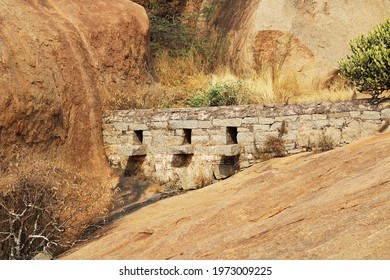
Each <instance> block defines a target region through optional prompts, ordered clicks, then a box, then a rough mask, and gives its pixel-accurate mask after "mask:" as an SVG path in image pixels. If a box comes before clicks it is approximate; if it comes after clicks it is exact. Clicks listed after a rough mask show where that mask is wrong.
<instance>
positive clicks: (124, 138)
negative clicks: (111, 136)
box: [119, 134, 140, 145]
mask: <svg viewBox="0 0 390 280" xmlns="http://www.w3.org/2000/svg"><path fill="white" fill-rule="evenodd" d="M119 139H120V142H121V143H122V144H128V145H136V144H140V143H136V141H135V139H134V136H133V135H131V134H130V135H128V134H125V135H121V136H120V137H119Z"/></svg>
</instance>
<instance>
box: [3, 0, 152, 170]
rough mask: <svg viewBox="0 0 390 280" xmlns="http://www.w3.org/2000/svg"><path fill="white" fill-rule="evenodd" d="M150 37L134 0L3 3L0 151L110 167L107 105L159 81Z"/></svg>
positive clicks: (80, 165) (14, 0)
mask: <svg viewBox="0 0 390 280" xmlns="http://www.w3.org/2000/svg"><path fill="white" fill-rule="evenodd" d="M148 37H149V22H148V18H147V15H146V12H145V10H144V8H142V7H141V6H139V5H137V4H134V3H133V2H131V1H128V0H117V1H115V4H114V3H113V2H112V1H109V0H101V1H95V0H55V1H54V0H53V1H52V0H39V1H38V0H0V112H1V113H0V147H1V151H0V156H1V155H3V156H4V155H5V154H6V153H7V150H8V148H9V147H10V146H11V145H15V144H16V145H18V146H27V147H29V148H31V150H32V151H37V152H39V151H44V152H46V153H50V154H51V155H52V156H53V157H56V158H60V159H62V160H64V161H65V162H66V163H69V164H71V165H72V166H74V167H78V168H84V169H88V170H89V171H90V172H99V173H100V172H102V171H108V168H107V167H106V160H105V155H104V151H103V141H102V134H101V122H102V110H103V105H104V103H105V101H106V100H107V98H108V97H109V96H110V94H112V93H115V92H117V91H127V92H129V94H131V93H132V90H133V89H134V86H135V85H136V84H140V83H141V84H142V83H147V82H150V81H151V79H152V76H151V73H152V70H151V62H150V53H149V43H148Z"/></svg>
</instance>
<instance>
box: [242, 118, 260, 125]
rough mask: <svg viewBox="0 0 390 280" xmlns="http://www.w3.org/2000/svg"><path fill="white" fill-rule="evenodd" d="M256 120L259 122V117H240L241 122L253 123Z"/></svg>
mask: <svg viewBox="0 0 390 280" xmlns="http://www.w3.org/2000/svg"><path fill="white" fill-rule="evenodd" d="M258 122H259V118H256V117H248V118H243V119H242V124H254V123H258Z"/></svg>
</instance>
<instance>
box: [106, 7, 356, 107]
mask: <svg viewBox="0 0 390 280" xmlns="http://www.w3.org/2000/svg"><path fill="white" fill-rule="evenodd" d="M135 2H137V3H139V4H141V5H143V6H144V7H145V8H146V10H147V12H148V14H149V17H150V24H151V45H152V54H153V59H154V61H153V64H154V69H155V72H156V74H157V77H158V79H159V82H158V83H157V84H153V85H150V86H146V87H139V88H137V89H136V90H135V91H134V92H132V93H131V94H129V93H124V92H116V93H114V94H112V96H111V98H110V100H109V101H108V106H107V109H129V108H167V107H188V106H190V107H200V106H220V105H236V104H238V105H243V104H265V103H285V104H287V103H294V102H311V101H336V100H350V99H351V96H352V95H353V91H352V90H351V88H350V87H348V86H346V84H345V83H344V82H339V83H337V84H335V83H332V84H331V85H327V87H325V88H321V87H318V86H317V87H316V86H311V87H308V86H302V85H300V84H299V83H298V81H297V79H296V74H295V73H280V72H279V68H277V67H276V68H275V69H272V70H270V69H268V68H267V69H266V68H265V69H262V71H259V74H256V75H252V76H250V75H247V74H246V75H244V76H242V77H241V76H237V75H234V74H232V73H231V72H230V69H228V67H227V66H225V63H223V62H222V60H223V59H222V58H223V53H224V50H226V48H227V46H228V44H227V43H226V42H225V43H218V45H216V44H217V43H216V42H215V40H214V39H213V37H212V35H211V33H210V31H209V30H207V28H206V30H205V29H204V28H203V29H202V28H200V27H199V25H198V23H199V20H201V21H203V22H205V23H206V25H207V22H208V21H209V20H212V18H213V15H214V14H215V13H216V12H217V9H218V5H219V2H218V1H212V2H211V4H210V5H209V6H204V7H203V8H202V10H198V11H195V12H192V13H191V14H189V13H185V12H184V10H185V5H184V2H183V1H176V0H170V1H157V0H137V1H135ZM336 76H337V75H336ZM231 92H233V94H230V93H231ZM225 94H226V95H225ZM211 104H215V105H211Z"/></svg>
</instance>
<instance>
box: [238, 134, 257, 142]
mask: <svg viewBox="0 0 390 280" xmlns="http://www.w3.org/2000/svg"><path fill="white" fill-rule="evenodd" d="M254 140H255V137H254V135H253V133H252V132H239V133H238V134H237V142H238V143H251V142H253V141H254Z"/></svg>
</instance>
